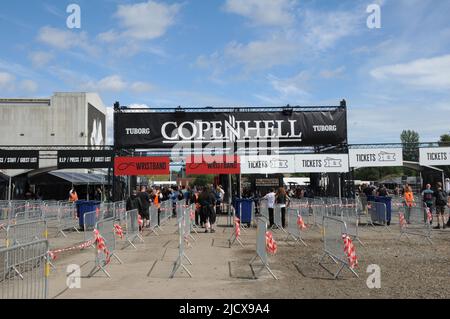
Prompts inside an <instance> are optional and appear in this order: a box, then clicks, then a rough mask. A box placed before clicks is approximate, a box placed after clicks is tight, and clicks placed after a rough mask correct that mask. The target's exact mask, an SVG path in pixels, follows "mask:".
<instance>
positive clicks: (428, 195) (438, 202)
mask: <svg viewBox="0 0 450 319" xmlns="http://www.w3.org/2000/svg"><path fill="white" fill-rule="evenodd" d="M393 194H394V195H396V196H402V197H403V206H404V208H405V220H406V222H407V223H410V216H411V209H412V207H415V206H417V205H418V204H419V205H421V206H423V207H427V208H429V209H430V210H431V211H435V212H436V218H437V225H436V226H435V227H434V229H440V228H441V224H442V228H443V229H445V228H447V227H450V217H449V219H448V220H447V221H445V219H444V218H445V216H444V215H445V208H446V206H449V207H450V197H449V195H450V194H449V193H448V190H446V189H444V188H443V185H442V183H441V182H438V183H436V185H435V188H434V189H432V186H431V184H427V185H426V186H425V189H424V190H423V191H422V193H421V194H420V196H417V198H416V196H414V192H413V190H412V187H411V186H410V185H408V184H406V185H405V186H404V187H403V189H400V188H398V187H397V188H396V189H395V190H394V193H393ZM369 196H379V197H385V196H389V192H388V190H387V188H386V186H385V185H379V186H378V187H375V186H374V185H373V184H371V185H368V184H363V185H361V187H360V189H359V197H360V199H361V201H362V203H363V206H364V201H365V202H366V205H367V200H365V199H367V198H368V197H369ZM431 223H433V221H431Z"/></svg>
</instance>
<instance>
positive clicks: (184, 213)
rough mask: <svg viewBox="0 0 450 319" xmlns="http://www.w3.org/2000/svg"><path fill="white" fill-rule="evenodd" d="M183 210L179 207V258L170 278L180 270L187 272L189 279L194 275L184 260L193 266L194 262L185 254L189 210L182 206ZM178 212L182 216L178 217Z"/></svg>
mask: <svg viewBox="0 0 450 319" xmlns="http://www.w3.org/2000/svg"><path fill="white" fill-rule="evenodd" d="M180 206H181V208H178V205H177V226H178V257H177V259H176V260H175V262H174V265H173V269H172V273H171V274H170V278H173V277H174V276H175V274H176V273H177V272H178V270H180V269H183V270H184V271H186V273H187V274H188V275H189V277H191V278H192V274H191V272H190V271H189V269H188V268H187V267H186V266H185V264H184V260H187V262H188V263H189V265H192V262H191V261H190V260H189V258H188V257H187V256H186V253H185V246H186V241H187V234H186V223H187V222H188V220H189V219H190V218H189V213H188V209H185V208H183V206H182V205H180ZM178 211H180V215H179V216H178Z"/></svg>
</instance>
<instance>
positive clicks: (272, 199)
mask: <svg viewBox="0 0 450 319" xmlns="http://www.w3.org/2000/svg"><path fill="white" fill-rule="evenodd" d="M264 198H265V199H267V207H269V208H273V206H274V205H275V193H274V192H271V193H268V194H267V195H266V196H264Z"/></svg>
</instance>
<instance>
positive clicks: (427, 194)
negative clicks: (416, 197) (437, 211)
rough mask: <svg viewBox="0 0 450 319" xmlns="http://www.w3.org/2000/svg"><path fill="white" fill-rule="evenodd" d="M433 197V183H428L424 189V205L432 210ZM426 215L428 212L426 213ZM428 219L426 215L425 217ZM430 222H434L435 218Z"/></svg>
mask: <svg viewBox="0 0 450 319" xmlns="http://www.w3.org/2000/svg"><path fill="white" fill-rule="evenodd" d="M433 197H434V192H433V190H432V189H431V185H430V184H427V185H426V186H425V189H424V190H423V191H422V200H423V205H424V207H427V208H428V209H429V210H430V211H431V210H432V209H433ZM425 216H426V214H425ZM425 220H426V217H425ZM430 224H433V220H431V221H430Z"/></svg>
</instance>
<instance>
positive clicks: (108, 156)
mask: <svg viewBox="0 0 450 319" xmlns="http://www.w3.org/2000/svg"><path fill="white" fill-rule="evenodd" d="M113 156H114V152H113V151H102V150H100V151H97V150H95V151H58V169H67V168H110V167H113Z"/></svg>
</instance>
